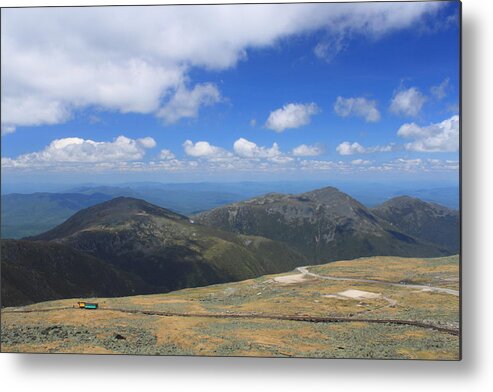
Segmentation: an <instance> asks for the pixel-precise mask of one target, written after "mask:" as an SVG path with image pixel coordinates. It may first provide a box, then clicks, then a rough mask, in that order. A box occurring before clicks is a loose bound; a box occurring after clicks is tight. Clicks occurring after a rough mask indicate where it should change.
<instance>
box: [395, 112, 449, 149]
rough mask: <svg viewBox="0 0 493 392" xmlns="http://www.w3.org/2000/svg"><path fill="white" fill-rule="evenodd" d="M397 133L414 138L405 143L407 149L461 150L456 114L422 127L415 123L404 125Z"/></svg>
mask: <svg viewBox="0 0 493 392" xmlns="http://www.w3.org/2000/svg"><path fill="white" fill-rule="evenodd" d="M397 135H399V136H401V137H403V138H406V139H413V141H412V142H410V143H407V144H406V145H405V147H406V149H407V150H411V151H421V152H442V151H458V150H459V116H457V115H455V116H452V117H450V118H449V119H446V120H444V121H442V122H440V123H436V124H431V125H428V126H426V127H420V126H419V125H417V124H415V123H409V124H404V125H402V126H401V127H400V128H399V130H398V131H397Z"/></svg>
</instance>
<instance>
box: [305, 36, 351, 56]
mask: <svg viewBox="0 0 493 392" xmlns="http://www.w3.org/2000/svg"><path fill="white" fill-rule="evenodd" d="M348 46H349V43H348V40H347V37H346V36H345V34H344V33H340V34H337V35H335V36H334V37H332V39H326V40H324V41H322V42H319V43H318V44H317V45H316V46H315V48H314V49H313V53H314V54H315V56H316V57H317V58H319V59H321V60H324V61H326V62H327V63H330V62H331V61H332V60H333V59H334V58H335V57H336V56H337V55H338V54H339V53H341V52H343V51H344V50H346V49H347V47H348Z"/></svg>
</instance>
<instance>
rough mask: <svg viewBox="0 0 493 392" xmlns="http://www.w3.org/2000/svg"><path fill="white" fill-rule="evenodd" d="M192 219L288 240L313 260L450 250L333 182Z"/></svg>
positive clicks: (438, 253) (422, 254)
mask: <svg viewBox="0 0 493 392" xmlns="http://www.w3.org/2000/svg"><path fill="white" fill-rule="evenodd" d="M194 219H196V220H197V221H198V222H200V223H202V224H204V225H208V226H214V227H217V228H219V229H222V230H227V231H230V232H233V233H241V234H247V235H258V236H262V237H266V238H270V239H272V240H275V241H280V242H284V243H286V244H289V245H290V246H292V247H293V248H295V249H297V250H298V251H299V252H300V253H302V254H303V255H305V256H306V257H307V258H308V259H309V260H310V262H314V263H320V262H327V261H330V260H338V259H351V258H355V257H361V256H372V255H394V256H416V257H433V256H441V255H446V254H450V253H449V251H448V250H447V249H445V248H444V247H441V246H437V245H435V244H431V243H427V242H424V241H422V240H420V239H418V238H414V237H413V236H410V235H408V234H406V233H405V232H403V231H402V230H400V229H399V228H397V227H394V226H392V225H390V224H389V223H388V222H386V221H385V220H383V219H381V218H380V217H378V216H376V215H375V214H373V213H372V212H371V211H370V210H369V209H367V208H366V207H365V206H363V205H362V204H361V203H359V202H358V201H356V200H354V199H353V198H351V197H350V196H349V195H347V194H345V193H342V192H340V191H339V190H337V189H336V188H332V187H328V188H323V189H318V190H315V191H312V192H307V193H303V194H299V195H286V194H276V193H273V194H268V195H265V196H262V197H257V198H253V199H250V200H247V201H244V202H240V203H235V204H230V205H228V206H224V207H219V208H216V209H213V210H211V211H207V212H204V213H201V214H199V215H197V216H195V218H194Z"/></svg>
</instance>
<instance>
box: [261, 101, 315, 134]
mask: <svg viewBox="0 0 493 392" xmlns="http://www.w3.org/2000/svg"><path fill="white" fill-rule="evenodd" d="M319 112H320V109H319V108H318V106H317V105H316V104H315V103H307V104H301V103H289V104H287V105H284V106H283V107H282V108H280V109H277V110H274V111H273V112H271V113H270V115H269V118H268V119H267V121H266V123H265V127H266V128H269V129H272V130H274V131H276V132H283V131H284V130H286V129H288V128H299V127H301V126H303V125H306V124H309V123H310V118H311V116H313V115H314V114H317V113H319Z"/></svg>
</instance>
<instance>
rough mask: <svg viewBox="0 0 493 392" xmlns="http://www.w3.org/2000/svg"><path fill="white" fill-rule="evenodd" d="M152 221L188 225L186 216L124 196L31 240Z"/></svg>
mask: <svg viewBox="0 0 493 392" xmlns="http://www.w3.org/2000/svg"><path fill="white" fill-rule="evenodd" d="M153 218H165V219H169V220H173V221H188V218H187V217H185V216H183V215H180V214H177V213H175V212H173V211H170V210H167V209H165V208H161V207H158V206H156V205H154V204H151V203H148V202H146V201H145V200H142V199H136V198H133V197H125V196H121V197H116V198H114V199H111V200H108V201H105V202H103V203H100V204H97V205H95V206H92V207H89V208H86V209H83V210H81V211H79V212H77V213H76V214H74V215H72V217H70V218H69V219H67V220H66V221H65V222H64V223H62V224H61V225H59V226H57V227H55V228H54V229H52V230H50V231H47V232H45V233H43V234H40V235H37V236H34V237H31V238H29V239H32V240H52V239H55V238H59V237H66V236H69V235H71V234H73V233H76V232H78V231H82V230H87V229H89V228H92V227H103V226H104V227H116V226H117V225H123V224H126V223H129V222H132V221H136V220H139V221H142V220H146V219H147V220H149V219H153Z"/></svg>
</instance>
